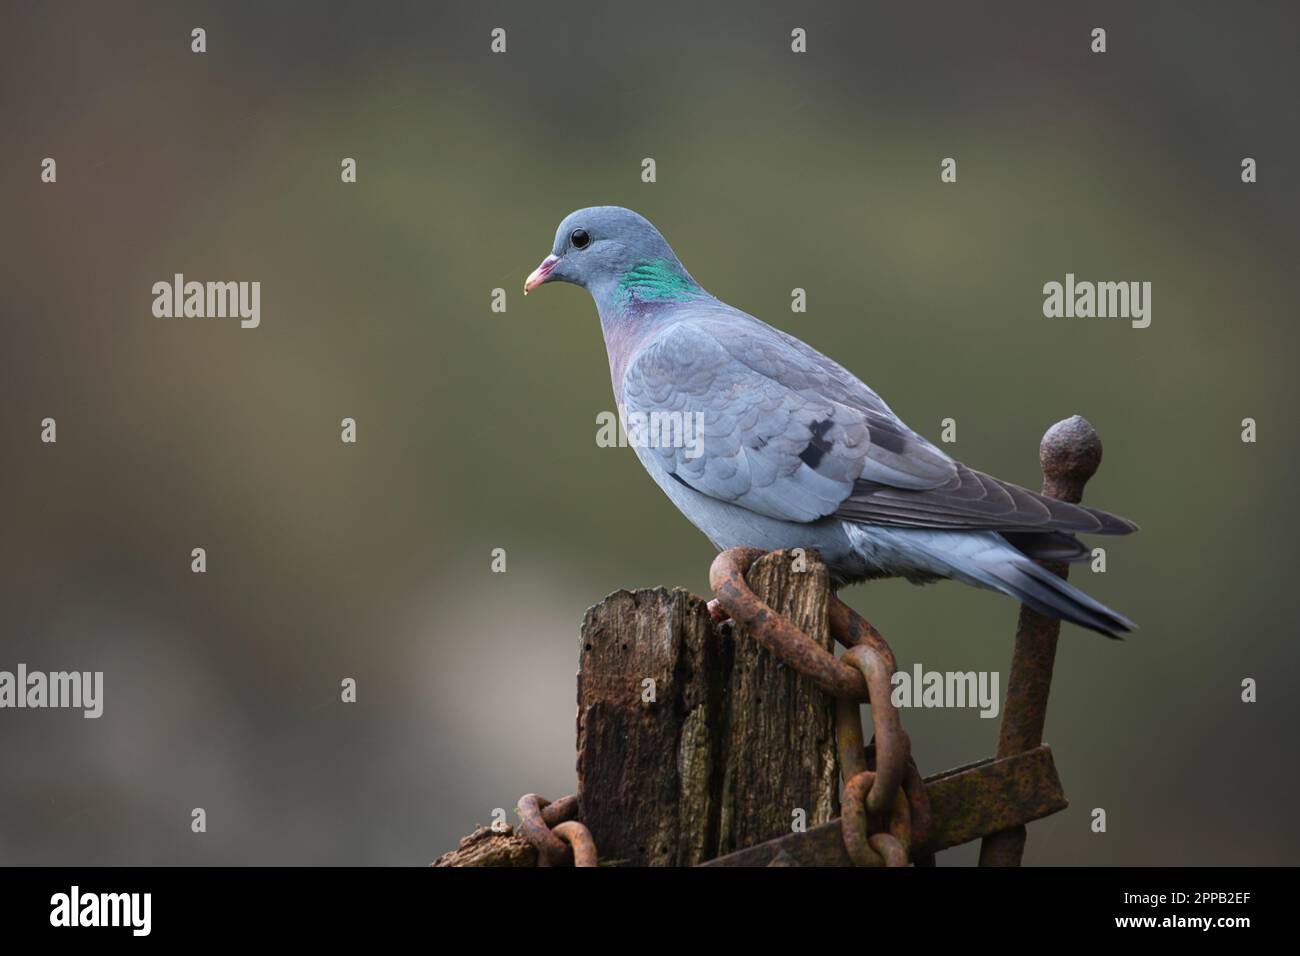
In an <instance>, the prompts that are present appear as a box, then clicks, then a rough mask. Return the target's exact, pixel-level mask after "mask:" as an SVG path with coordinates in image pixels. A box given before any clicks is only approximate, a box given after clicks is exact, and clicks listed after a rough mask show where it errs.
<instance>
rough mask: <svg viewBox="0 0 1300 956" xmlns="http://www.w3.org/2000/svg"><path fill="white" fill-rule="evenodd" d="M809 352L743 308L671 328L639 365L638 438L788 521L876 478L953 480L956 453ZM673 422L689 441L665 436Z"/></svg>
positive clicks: (629, 386) (829, 510)
mask: <svg viewBox="0 0 1300 956" xmlns="http://www.w3.org/2000/svg"><path fill="white" fill-rule="evenodd" d="M745 318H748V317H747V316H746V317H745ZM750 322H754V323H757V320H753V319H750ZM800 344H802V343H800ZM804 350H806V352H805V351H804ZM809 352H810V353H812V356H816V355H817V353H815V352H813V350H811V349H808V348H807V346H804V347H803V349H799V348H794V347H792V346H791V344H790V342H788V341H786V339H785V337H784V336H781V335H780V334H779V333H776V331H775V330H773V329H771V328H770V327H768V326H764V325H762V324H761V323H757V324H756V325H753V326H750V325H748V324H738V323H737V321H736V318H734V317H724V318H720V319H719V320H708V319H701V320H696V321H689V322H679V323H677V324H674V325H671V326H669V327H668V328H666V329H665V330H664V331H663V332H661V333H659V334H658V335H656V336H654V337H653V338H652V339H651V340H650V341H649V342H648V343H646V344H645V345H644V346H642V348H641V349H640V350H639V351H638V353H637V354H636V355H635V356H634V357H633V359H632V360H631V361H630V362H629V363H628V367H627V371H626V373H625V375H624V379H623V389H622V393H623V404H624V411H625V415H626V418H627V422H626V424H627V425H628V426H630V427H629V438H630V439H632V440H633V441H637V442H638V443H639V444H642V445H643V446H646V445H649V446H651V447H650V448H649V452H650V455H649V457H650V458H652V459H653V460H655V461H657V462H658V463H659V464H660V465H661V466H662V467H663V468H664V469H665V471H667V472H668V473H669V474H670V475H672V476H673V477H674V478H675V479H676V480H677V481H680V482H681V483H683V484H685V485H687V486H688V487H690V488H694V489H695V490H696V491H699V492H701V493H703V494H706V495H709V496H711V497H713V498H717V499H720V500H723V501H729V502H732V503H734V504H737V505H739V506H741V507H743V508H747V509H749V510H750V511H754V512H757V513H759V514H763V515H767V516H768V517H772V518H779V519H783V520H786V521H797V522H808V521H815V520H817V519H818V518H822V517H825V516H826V515H829V514H833V513H834V512H835V511H836V509H837V508H839V507H840V506H841V504H842V503H843V502H844V501H845V500H846V499H847V498H848V497H849V496H850V495H851V494H852V492H853V488H854V486H855V483H856V482H858V481H859V480H861V479H864V478H865V479H867V480H870V481H875V482H880V483H883V484H885V485H887V486H889V487H892V488H911V489H925V488H934V487H938V486H941V485H943V484H945V483H946V482H948V481H950V480H951V478H952V476H953V474H954V473H955V470H956V465H955V463H954V462H953V461H952V460H951V459H949V458H948V457H947V456H946V455H944V454H943V453H942V452H940V451H938V449H935V448H933V447H932V446H930V445H929V444H928V443H926V442H925V441H924V439H921V438H920V437H919V436H917V435H915V434H914V433H912V432H911V430H910V429H908V428H907V426H905V425H903V423H902V422H900V421H899V420H898V419H897V418H896V417H895V416H894V415H893V413H892V412H890V411H889V409H888V408H887V407H886V406H885V405H884V403H883V402H881V401H880V399H879V398H878V397H877V396H876V395H875V393H873V392H871V390H870V389H868V388H867V387H866V386H865V385H862V383H860V382H858V381H857V380H856V379H854V378H853V377H852V376H851V375H849V374H848V373H847V372H844V371H843V370H842V369H840V370H839V371H840V373H842V378H841V375H840V374H839V373H832V372H831V370H829V369H828V368H826V367H824V366H823V365H821V364H820V363H818V362H817V361H816V360H815V359H814V358H813V357H812V356H810V355H809V354H807V353H809ZM825 361H827V362H829V360H825ZM854 386H856V388H855V387H854ZM673 427H678V428H680V430H681V431H680V434H679V436H678V439H677V440H667V441H665V440H663V439H665V438H668V439H671V438H672V437H673V436H672V434H671V429H672V428H673ZM697 427H698V433H697V431H696V429H697ZM634 429H639V431H640V436H641V437H638V435H637V434H632V432H633V430H634ZM697 437H698V438H699V441H698V443H696V442H694V441H692V440H691V439H694V438H697ZM656 444H657V445H658V446H659V447H653V446H654V445H656Z"/></svg>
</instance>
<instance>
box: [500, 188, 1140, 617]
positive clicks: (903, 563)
mask: <svg viewBox="0 0 1300 956" xmlns="http://www.w3.org/2000/svg"><path fill="white" fill-rule="evenodd" d="M556 280H558V281H566V282H572V283H575V284H577V285H579V286H582V287H583V288H585V289H587V290H588V291H589V292H590V293H591V295H592V298H593V299H594V300H595V302H596V306H597V310H598V312H599V314H600V322H601V327H602V330H603V331H604V335H605V343H606V348H607V351H608V353H609V364H610V373H611V378H612V381H613V386H614V395H615V398H616V400H617V401H618V403H619V405H620V407H621V409H622V410H623V411H624V412H625V413H626V414H627V415H628V416H631V415H632V414H634V413H635V414H640V415H643V416H646V417H649V416H652V415H656V414H658V415H659V416H664V415H668V416H670V418H671V416H673V414H674V413H676V414H677V415H678V416H684V417H685V418H682V417H678V418H677V419H676V420H677V421H687V422H689V424H692V425H693V424H695V423H697V422H698V423H701V424H702V426H703V436H702V441H699V442H698V443H697V442H695V441H692V440H690V439H692V438H694V436H693V435H691V433H690V431H689V429H688V430H687V431H685V432H683V433H682V434H681V437H682V438H683V439H685V440H680V441H677V442H675V443H672V444H671V445H668V446H666V447H650V446H649V445H648V444H647V443H635V445H634V447H635V450H636V454H637V456H638V457H639V458H640V460H641V462H642V464H643V465H644V466H645V468H646V470H647V471H648V472H649V473H650V475H651V477H652V478H654V480H655V481H656V482H657V483H658V484H659V487H660V488H662V489H663V491H664V493H665V494H667V495H668V497H669V498H670V499H671V500H672V501H673V503H674V504H675V505H677V507H678V508H679V509H680V510H681V511H682V513H683V514H684V515H686V517H687V518H689V519H690V520H691V522H693V523H694V524H695V526H696V527H698V528H699V529H700V530H701V531H703V532H704V534H705V535H706V536H707V537H708V538H709V540H710V541H711V542H713V544H714V546H715V547H717V548H718V549H720V550H721V549H726V548H731V547H737V546H747V547H757V548H762V549H764V550H767V551H771V550H777V549H779V548H792V547H805V548H815V549H817V550H818V551H819V552H820V553H821V556H822V558H823V560H824V561H825V562H826V563H827V565H828V566H829V567H830V569H831V572H832V574H833V575H834V577H835V579H836V583H837V585H842V584H845V583H850V582H855V581H861V580H865V579H868V578H876V577H904V578H907V579H909V580H911V581H914V582H918V583H920V582H926V581H932V580H936V579H940V578H951V579H954V580H958V581H963V582H965V583H967V584H971V585H974V586H977V587H984V588H991V589H992V590H995V591H1000V592H1002V593H1003V594H1007V595H1010V596H1011V597H1014V598H1015V599H1017V600H1018V601H1021V602H1023V603H1025V604H1028V605H1029V606H1030V607H1033V608H1034V609H1036V610H1038V611H1041V612H1043V613H1046V614H1050V615H1053V616H1055V617H1060V618H1064V619H1065V620H1069V621H1073V622H1074V623H1076V624H1080V625H1082V626H1084V627H1088V628H1091V629H1093V630H1096V631H1099V632H1101V633H1103V634H1107V635H1110V636H1119V635H1120V634H1122V633H1124V632H1126V631H1129V630H1131V629H1132V628H1133V627H1134V625H1133V623H1132V622H1131V621H1129V620H1128V619H1127V618H1125V617H1124V616H1123V615H1121V614H1118V613H1117V612H1115V611H1112V610H1110V609H1109V608H1107V607H1105V606H1104V605H1102V604H1100V603H1099V602H1097V601H1095V600H1093V599H1092V598H1090V597H1088V596H1087V595H1086V594H1084V593H1083V592H1082V591H1080V590H1079V589H1078V588H1075V587H1073V586H1072V585H1070V584H1068V583H1066V582H1064V581H1062V580H1061V579H1060V578H1058V577H1057V576H1056V575H1054V574H1052V573H1050V572H1048V571H1046V570H1045V569H1044V568H1042V567H1041V566H1040V565H1038V564H1037V563H1035V561H1034V560H1032V558H1040V559H1057V560H1077V559H1080V558H1083V557H1085V556H1086V555H1087V554H1088V550H1087V549H1086V548H1085V547H1084V546H1083V545H1082V544H1081V543H1080V542H1079V541H1078V540H1077V539H1076V538H1075V537H1074V535H1075V534H1076V533H1080V532H1084V533H1094V534H1127V533H1128V532H1130V531H1133V530H1135V529H1136V526H1135V525H1134V524H1133V523H1132V522H1129V521H1126V520H1125V519H1123V518H1119V517H1116V516H1115V515H1111V514H1107V513H1106V512H1104V511H1098V510H1097V509H1095V508H1089V507H1085V506H1082V505H1072V504H1069V503H1066V502H1063V501H1058V500H1056V499H1052V498H1047V497H1045V496H1043V495H1040V494H1037V493H1036V492H1032V491H1029V490H1027V489H1025V488H1021V487H1018V486H1016V485H1013V484H1009V483H1007V482H1004V481H1000V480H998V479H996V478H993V477H990V476H989V475H985V474H982V473H980V472H978V471H975V470H973V469H971V468H968V467H966V466H965V465H963V464H961V463H960V462H957V461H954V460H953V459H952V458H950V457H949V456H948V455H947V454H945V453H944V452H943V451H941V450H940V449H938V448H936V447H935V446H934V445H932V444H930V443H929V442H928V441H926V440H925V439H924V438H923V437H921V436H920V435H918V434H917V433H916V432H914V431H912V429H910V428H908V427H907V425H906V424H904V423H903V421H902V420H901V419H899V417H898V416H897V415H895V414H894V413H893V411H892V410H891V409H890V408H889V406H888V405H886V404H885V402H884V401H883V400H882V399H881V398H880V396H879V395H877V394H876V393H875V392H873V391H872V390H871V389H870V388H868V387H867V386H866V385H865V384H863V383H862V382H861V381H860V380H859V379H858V378H856V377H855V376H854V375H853V374H852V373H850V372H849V371H848V370H847V369H845V368H844V367H843V366H842V365H840V364H838V363H837V362H835V361H833V360H832V359H830V358H827V357H826V356H825V355H823V354H821V353H820V352H818V351H817V350H816V349H813V348H811V347H810V346H808V345H806V344H804V343H803V342H801V341H799V340H798V339H796V338H794V337H793V336H791V335H787V334H786V333H784V332H781V331H779V330H778V329H775V328H773V327H771V326H769V325H767V324H766V323H764V322H761V321H759V320H758V319H756V318H754V317H753V316H751V315H748V314H746V313H744V312H741V311H740V310H739V309H735V308H732V307H731V306H729V305H727V304H726V303H725V302H722V301H720V300H718V299H717V298H715V297H714V296H712V295H710V294H709V293H707V292H706V291H704V289H703V288H702V287H700V285H699V284H698V283H697V282H696V281H695V280H694V279H693V278H692V277H691V275H690V273H688V272H687V271H686V269H685V267H684V266H683V265H682V264H681V262H680V261H679V260H678V258H677V256H676V255H675V254H674V253H673V251H672V249H671V248H670V247H669V246H668V243H667V242H666V241H665V240H664V238H663V236H661V235H660V234H659V232H658V230H656V229H655V227H654V226H653V225H651V224H650V222H649V221H647V220H646V219H645V218H643V217H642V216H640V215H638V214H637V213H635V212H632V211H631V210H628V209H622V208H620V207H617V206H596V207H592V208H589V209H580V210H578V211H577V212H574V213H572V214H570V215H569V216H567V217H566V218H565V219H564V221H563V222H562V223H561V224H560V227H559V229H558V230H557V232H556V236H555V243H554V246H553V248H552V253H551V255H549V256H547V258H546V259H545V260H544V261H543V263H542V264H541V265H540V266H538V268H537V270H536V271H534V273H533V274H532V275H531V276H529V278H528V280H527V282H526V283H525V291H526V292H527V291H529V290H531V289H533V288H536V287H537V286H539V285H541V284H542V283H544V282H549V281H556Z"/></svg>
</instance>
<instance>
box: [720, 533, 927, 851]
mask: <svg viewBox="0 0 1300 956" xmlns="http://www.w3.org/2000/svg"><path fill="white" fill-rule="evenodd" d="M762 554H763V552H762V551H760V550H758V549H756V548H732V549H730V550H728V551H724V552H722V553H721V554H719V555H718V557H717V558H716V559H715V560H714V562H713V566H712V567H711V568H710V569H709V584H710V586H711V587H712V588H713V592H714V594H716V595H717V600H718V602H719V603H720V604H721V606H722V608H723V609H725V611H726V612H727V614H729V615H730V616H731V618H732V619H733V620H735V621H737V622H738V623H740V624H742V625H743V626H744V627H745V629H746V631H747V632H748V633H750V634H752V635H753V636H754V637H755V638H757V639H758V641H759V642H760V643H761V644H762V645H763V646H764V647H766V648H767V649H768V650H769V651H771V652H772V653H773V654H774V655H776V657H777V658H779V659H780V660H781V661H783V662H785V663H786V664H788V665H789V666H790V667H792V668H794V670H796V671H797V672H798V673H800V674H802V675H804V676H806V677H808V678H809V679H811V680H812V681H813V682H814V683H816V684H817V686H818V687H820V688H822V690H824V691H826V692H827V693H829V694H830V695H831V696H832V697H834V698H835V738H836V750H837V752H838V754H839V762H840V774H841V777H842V779H843V782H844V791H843V800H842V803H843V809H842V822H841V829H842V833H843V838H844V848H845V850H846V851H847V852H848V854H849V857H850V859H852V860H853V862H854V863H855V864H857V865H858V866H907V865H908V862H909V856H910V853H911V848H912V847H914V846H918V845H920V844H922V843H923V842H924V840H925V837H926V835H927V834H928V831H929V826H930V808H929V800H928V797H927V796H926V791H925V786H924V785H923V783H922V782H921V774H920V772H919V771H918V770H917V767H916V763H915V761H913V760H912V754H911V742H910V741H909V739H908V736H907V733H906V731H904V730H903V725H902V722H901V721H900V720H899V716H898V710H897V708H895V707H894V705H893V702H892V701H891V700H890V692H891V690H892V684H891V678H892V677H893V675H894V671H895V670H896V669H897V663H896V661H895V658H894V653H893V651H892V650H891V649H890V647H889V645H888V644H887V643H886V642H885V639H884V637H882V636H881V634H880V632H879V631H877V630H876V629H875V628H874V627H872V626H871V624H869V623H868V622H867V621H866V620H865V619H864V618H863V617H862V616H861V615H859V614H858V613H857V612H856V611H854V610H853V609H852V608H851V607H849V606H848V605H847V604H845V603H844V602H843V601H841V600H840V599H839V598H838V597H837V596H835V595H833V594H832V595H831V597H830V604H829V607H828V612H829V613H828V616H829V620H830V627H831V631H832V633H833V634H834V635H835V638H836V640H838V641H839V642H840V643H841V644H843V645H844V646H845V647H846V648H847V650H845V652H844V654H843V656H842V657H839V658H836V657H835V655H834V654H832V653H831V652H830V651H828V650H826V649H825V648H823V647H821V646H820V645H819V644H817V643H816V642H815V641H813V640H812V639H811V638H810V637H808V635H807V634H805V633H804V632H803V631H802V630H800V629H799V628H798V627H796V626H795V625H794V624H793V623H791V622H790V621H789V620H787V619H786V618H785V617H783V616H782V615H780V614H778V613H776V611H774V610H773V609H772V608H771V607H769V606H768V605H767V604H766V603H764V602H763V601H762V600H761V599H760V598H759V597H758V596H757V595H756V594H754V592H753V591H752V590H750V587H749V584H748V583H747V582H746V581H745V574H746V573H747V572H748V571H749V568H750V565H752V564H753V562H754V561H755V559H757V558H758V557H760V556H761V555H762ZM864 702H865V703H867V704H869V705H870V706H871V724H872V729H873V730H874V732H875V736H874V738H873V739H872V746H871V747H870V748H868V747H866V746H864V745H863V740H862V714H861V711H860V709H859V708H860V705H861V704H862V703H864ZM916 863H917V865H919V866H933V865H934V855H933V854H924V855H921V856H919V857H918V858H917V860H916Z"/></svg>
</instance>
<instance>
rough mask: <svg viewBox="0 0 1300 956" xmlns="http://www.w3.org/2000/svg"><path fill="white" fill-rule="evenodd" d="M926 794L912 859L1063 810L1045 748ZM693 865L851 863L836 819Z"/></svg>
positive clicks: (932, 783)
mask: <svg viewBox="0 0 1300 956" xmlns="http://www.w3.org/2000/svg"><path fill="white" fill-rule="evenodd" d="M864 782H865V781H864ZM925 792H926V795H927V796H928V797H929V803H930V809H931V812H932V814H933V815H932V818H931V821H930V823H929V827H928V832H927V833H925V836H924V839H920V838H919V830H917V829H914V830H913V834H914V835H915V836H917V838H918V841H917V845H915V846H914V847H913V848H912V851H911V855H912V858H913V859H916V858H917V857H918V856H922V855H928V854H933V853H936V852H938V851H939V850H946V849H948V848H949V847H954V846H959V845H960V844H962V843H969V842H970V841H971V840H978V839H979V838H980V837H984V836H988V835H990V834H995V833H999V832H1001V831H1005V830H1008V829H1011V828H1013V827H1016V826H1023V825H1024V824H1026V823H1031V822H1033V821H1034V820H1041V819H1042V818H1043V817H1046V816H1049V815H1051V814H1053V813H1056V812H1058V811H1060V810H1064V809H1065V808H1066V807H1067V806H1068V805H1069V801H1068V800H1066V798H1065V792H1064V791H1063V790H1062V789H1061V780H1060V777H1058V776H1057V773H1056V764H1055V763H1054V761H1053V760H1052V752H1051V750H1050V749H1049V748H1048V747H1046V746H1040V747H1036V748H1034V749H1033V750H1030V751H1029V752H1028V753H1020V754H1016V755H1015V756H1012V757H1006V758H1002V759H997V758H994V759H990V760H983V761H980V762H979V763H976V764H970V765H968V766H965V767H957V768H955V769H953V770H948V771H945V772H944V773H941V774H935V775H934V776H932V777H927V778H926V779H925ZM841 819H842V818H841ZM700 865H701V866H852V865H853V861H852V860H851V859H850V858H849V854H848V851H847V850H846V849H845V840H844V835H843V831H842V829H841V820H840V819H837V820H832V821H830V822H829V823H823V824H821V825H820V826H817V827H813V828H812V829H811V830H808V831H807V832H805V833H791V834H787V835H786V836H783V837H778V838H777V839H775V840H768V841H767V842H766V843H760V844H757V845H756V846H751V847H746V848H745V849H743V850H737V851H736V852H735V853H729V854H727V855H726V856H722V857H718V858H717V859H714V860H709V861H707V862H705V863H702V864H700Z"/></svg>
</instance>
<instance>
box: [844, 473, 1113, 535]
mask: <svg viewBox="0 0 1300 956" xmlns="http://www.w3.org/2000/svg"><path fill="white" fill-rule="evenodd" d="M835 514H836V515H837V516H838V517H841V518H844V519H845V520H846V521H855V522H858V523H859V524H875V525H885V526H887V527H891V528H932V529H942V530H946V531H1004V532H1023V531H1029V532H1033V531H1040V532H1046V531H1064V532H1068V533H1071V534H1076V533H1080V532H1082V533H1088V534H1128V533H1129V532H1130V531H1136V530H1137V525H1135V524H1133V522H1131V521H1129V520H1127V519H1126V518H1121V517H1119V516H1118V515H1112V514H1108V513H1107V512H1105V511H1099V510H1098V509H1096V508H1089V507H1087V506H1086V505H1073V504H1070V503H1069V502H1067V501H1061V500H1059V499H1057V498H1049V497H1047V496H1046V495H1040V494H1038V492H1036V491H1030V490H1028V489H1027V488H1021V487H1020V486H1019V485H1013V484H1011V483H1010V482H1006V481H1001V480H999V479H997V478H993V477H991V476H989V475H986V474H983V473H982V472H978V471H975V470H974V469H973V468H967V467H966V466H965V465H963V464H961V463H958V464H957V474H955V475H954V476H953V477H952V478H951V479H949V480H948V481H947V482H945V483H944V484H942V485H940V486H939V487H937V488H928V489H926V490H924V491H910V490H906V489H900V488H894V487H891V486H889V485H888V484H882V483H881V482H877V481H870V480H867V481H857V482H855V483H854V485H853V492H852V493H851V494H850V495H849V496H848V497H847V498H845V500H844V501H843V502H841V504H840V507H839V508H838V509H837V510H836V512H835Z"/></svg>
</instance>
